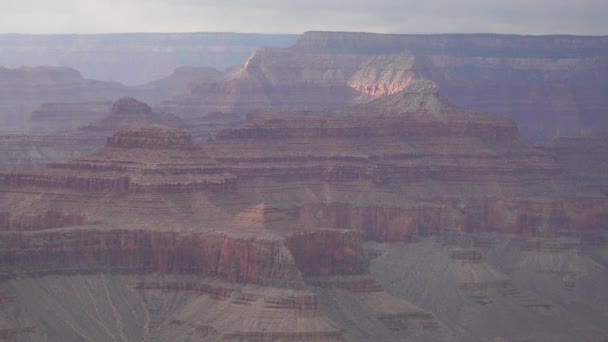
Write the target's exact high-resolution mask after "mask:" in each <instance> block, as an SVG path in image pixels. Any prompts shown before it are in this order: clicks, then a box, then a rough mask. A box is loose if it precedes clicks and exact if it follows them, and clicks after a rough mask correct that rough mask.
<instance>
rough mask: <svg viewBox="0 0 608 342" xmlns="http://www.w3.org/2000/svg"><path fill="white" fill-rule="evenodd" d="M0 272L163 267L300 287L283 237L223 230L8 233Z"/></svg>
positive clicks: (159, 269) (2, 244) (239, 280)
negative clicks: (261, 237)
mask: <svg viewBox="0 0 608 342" xmlns="http://www.w3.org/2000/svg"><path fill="white" fill-rule="evenodd" d="M0 255H1V259H2V260H3V262H2V264H1V265H0V273H1V274H2V275H4V276H12V275H14V274H47V273H81V272H85V273H86V272H143V273H148V272H159V273H175V274H198V275H208V276H218V277H220V278H222V279H225V280H227V281H230V282H236V283H255V284H261V285H271V286H278V287H296V288H298V287H302V286H303V282H302V276H301V274H300V272H299V270H298V268H297V267H296V265H295V264H294V262H293V259H292V256H291V254H290V252H289V250H288V249H287V248H286V247H285V246H284V245H283V243H282V242H281V241H267V240H253V239H239V238H233V237H229V236H226V235H223V234H219V233H217V234H213V233H207V234H205V233H202V234H197V233H180V232H166V231H165V232H163V231H145V230H138V231H129V230H111V231H100V230H95V229H83V230H72V231H49V232H36V233H31V234H24V233H4V234H3V236H2V241H0Z"/></svg>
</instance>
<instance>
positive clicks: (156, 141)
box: [0, 31, 608, 342]
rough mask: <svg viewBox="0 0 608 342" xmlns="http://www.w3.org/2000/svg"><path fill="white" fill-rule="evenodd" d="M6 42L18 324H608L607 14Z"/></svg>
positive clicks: (79, 335)
mask: <svg viewBox="0 0 608 342" xmlns="http://www.w3.org/2000/svg"><path fill="white" fill-rule="evenodd" d="M0 66H1V67H0V340H6V341H184V342H185V341H372V340H376V341H606V340H608V325H606V322H608V291H606V290H607V289H608V243H607V241H608V240H607V239H608V176H607V175H608V98H607V97H606V96H605V95H606V94H607V91H608V37H606V36H576V35H547V36H528V35H507V34H377V33H355V32H328V31H309V32H305V33H303V34H300V35H289V34H288V35H283V34H236V33H183V34H181V33H175V34H161V33H139V34H96V35H21V34H3V35H0Z"/></svg>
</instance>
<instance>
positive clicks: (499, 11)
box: [0, 0, 608, 34]
mask: <svg viewBox="0 0 608 342" xmlns="http://www.w3.org/2000/svg"><path fill="white" fill-rule="evenodd" d="M607 17H608V0H578V1H569V0H500V1H494V0H437V1H436V0H333V1H332V0H304V1H300V0H224V1H222V0H0V32H21V33H93V32H189V31H232V32H267V33H301V32H304V31H308V30H332V31H336V30H343V31H370V32H399V33H439V32H496V33H523V34H525V33H528V34H549V33H571V34H608V20H607V19H606V18H607Z"/></svg>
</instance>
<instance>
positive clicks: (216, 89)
mask: <svg viewBox="0 0 608 342" xmlns="http://www.w3.org/2000/svg"><path fill="white" fill-rule="evenodd" d="M607 44H608V42H607V40H606V38H605V37H576V36H512V35H483V34H481V35H382V34H368V33H341V32H307V33H305V34H303V35H302V36H300V38H299V39H298V40H297V42H296V43H295V44H294V45H293V46H292V47H290V48H287V49H280V48H264V49H259V50H257V51H256V52H255V53H254V54H253V55H252V56H251V57H250V58H249V59H248V60H247V62H245V63H244V64H243V65H242V67H241V68H240V69H238V70H236V71H234V72H233V73H232V74H230V75H228V76H227V77H226V78H225V79H224V80H222V81H218V82H215V83H212V84H206V85H203V86H200V87H196V88H194V89H193V90H191V91H190V92H187V93H185V94H183V95H180V96H177V97H175V98H174V99H173V100H171V101H166V102H164V103H163V104H162V106H161V107H162V108H163V109H164V110H166V111H168V112H171V113H175V114H181V113H185V114H186V115H200V114H201V113H208V112H213V111H222V112H238V113H247V112H248V111H249V110H251V109H256V108H265V107H275V108H277V107H278V108H286V109H309V110H310V109H313V110H314V109H328V108H338V107H343V106H346V105H352V104H356V103H363V102H366V101H369V100H372V99H374V98H378V97H380V96H384V95H390V94H393V93H396V92H399V91H400V90H403V89H405V88H406V87H407V86H408V84H409V82H410V81H411V80H412V78H413V77H414V75H418V76H422V77H425V78H427V79H430V80H433V81H435V82H436V83H437V84H438V85H439V86H440V87H441V89H442V94H443V96H444V97H445V98H446V99H448V100H450V101H452V102H454V103H457V104H459V105H462V106H465V107H467V108H475V109H478V110H481V111H486V112H490V113H496V114H500V115H503V116H505V117H509V118H512V119H514V120H515V121H516V122H517V123H518V126H519V127H520V130H521V132H522V133H523V134H524V135H525V136H527V137H528V138H531V139H534V140H535V141H538V142H546V141H549V140H551V139H552V138H554V137H556V136H558V135H573V134H579V133H581V132H588V131H591V130H593V129H594V128H595V127H606V126H608V122H606V120H605V116H604V115H603V113H604V112H605V109H606V102H605V97H604V96H602V94H603V93H605V90H606V88H607V84H606V81H605V80H606V79H607V77H606V75H607V70H608V68H607V65H608V64H607V62H608V59H607V58H608V52H607V51H608V49H607V48H606V46H607Z"/></svg>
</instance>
